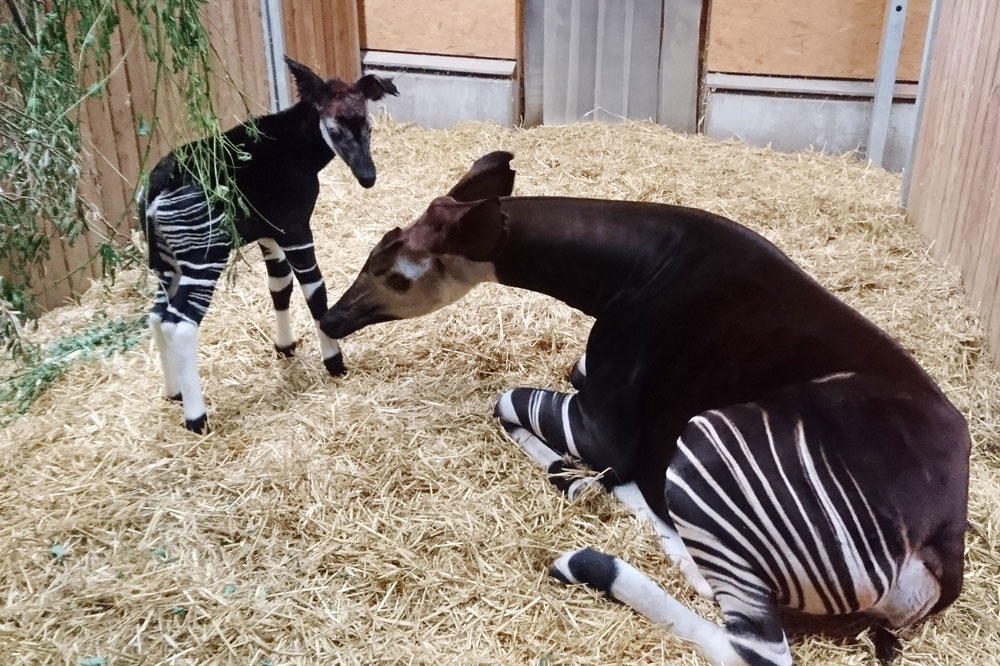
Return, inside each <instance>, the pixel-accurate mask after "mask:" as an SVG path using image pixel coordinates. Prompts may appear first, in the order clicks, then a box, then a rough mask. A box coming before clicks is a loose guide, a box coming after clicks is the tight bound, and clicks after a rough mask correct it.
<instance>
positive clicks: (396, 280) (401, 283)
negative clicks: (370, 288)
mask: <svg viewBox="0 0 1000 666" xmlns="http://www.w3.org/2000/svg"><path fill="white" fill-rule="evenodd" d="M385 283H386V284H387V285H389V288H390V289H393V290H395V291H399V292H403V291H406V290H407V289H409V288H410V284H411V283H410V280H409V279H408V278H406V277H405V276H403V275H400V274H399V273H396V272H393V273H389V274H388V275H386V276H385Z"/></svg>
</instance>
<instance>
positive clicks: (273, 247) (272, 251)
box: [257, 238, 285, 259]
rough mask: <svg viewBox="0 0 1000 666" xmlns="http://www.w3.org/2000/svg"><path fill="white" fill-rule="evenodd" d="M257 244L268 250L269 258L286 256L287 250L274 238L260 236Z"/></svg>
mask: <svg viewBox="0 0 1000 666" xmlns="http://www.w3.org/2000/svg"><path fill="white" fill-rule="evenodd" d="M257 244H258V245H260V246H261V247H262V248H264V249H265V250H267V258H268V259H284V258H285V251H284V250H282V249H281V247H280V246H279V245H278V243H277V242H276V241H275V240H274V239H273V238H260V239H258V240H257Z"/></svg>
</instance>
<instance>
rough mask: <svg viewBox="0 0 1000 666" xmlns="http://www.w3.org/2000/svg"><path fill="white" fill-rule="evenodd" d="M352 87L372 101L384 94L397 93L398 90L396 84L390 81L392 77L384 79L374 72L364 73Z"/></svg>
mask: <svg viewBox="0 0 1000 666" xmlns="http://www.w3.org/2000/svg"><path fill="white" fill-rule="evenodd" d="M354 87H355V88H357V89H358V90H359V91H360V92H361V94H362V95H364V96H365V97H367V98H368V99H370V100H371V101H373V102H375V101H378V100H380V99H382V98H383V97H385V96H386V95H398V94H399V91H398V90H396V84H395V83H393V82H392V79H384V78H382V77H381V76H375V75H374V74H365V75H364V76H362V77H361V78H360V79H358V80H357V81H356V82H355V84H354Z"/></svg>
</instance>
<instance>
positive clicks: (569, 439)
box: [562, 396, 580, 458]
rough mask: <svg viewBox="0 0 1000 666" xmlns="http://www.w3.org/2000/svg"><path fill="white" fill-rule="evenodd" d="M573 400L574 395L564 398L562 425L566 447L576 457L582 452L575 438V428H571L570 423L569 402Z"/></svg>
mask: <svg viewBox="0 0 1000 666" xmlns="http://www.w3.org/2000/svg"><path fill="white" fill-rule="evenodd" d="M572 400H573V396H567V397H566V399H565V400H563V406H562V427H563V435H564V436H565V437H566V448H567V449H568V450H569V452H570V455H572V456H573V457H575V458H579V457H580V452H579V451H578V450H577V448H576V440H574V439H573V429H572V428H570V424H569V403H570V402H571V401H572Z"/></svg>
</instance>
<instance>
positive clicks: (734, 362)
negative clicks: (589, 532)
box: [322, 153, 969, 666]
mask: <svg viewBox="0 0 1000 666" xmlns="http://www.w3.org/2000/svg"><path fill="white" fill-rule="evenodd" d="M512 157H513V156H512V155H511V154H510V153H491V154H489V155H487V156H485V157H483V158H481V159H480V160H478V161H477V162H476V163H475V164H474V165H473V166H472V169H471V170H470V171H469V172H468V173H467V174H466V175H465V176H464V177H463V178H462V179H461V180H460V181H459V183H458V184H457V185H456V186H455V187H454V188H452V190H451V191H450V192H449V193H448V194H447V195H446V196H444V197H439V198H437V199H435V200H434V201H433V202H431V204H430V206H429V207H428V209H427V211H426V212H425V213H424V214H423V215H421V216H420V217H419V218H418V219H417V220H416V221H414V222H413V223H412V224H410V225H409V226H408V227H406V228H405V229H393V230H392V231H390V232H388V233H387V234H386V235H385V236H384V237H383V238H382V240H381V241H380V242H379V244H378V245H377V246H376V247H375V248H374V249H373V250H372V252H371V254H370V255H369V257H368V261H367V262H366V263H365V265H364V267H363V268H362V269H361V272H360V273H359V275H358V277H357V279H356V280H355V281H354V284H352V285H351V287H350V289H348V291H347V293H346V294H344V296H343V297H342V298H341V299H340V300H339V301H338V302H337V304H336V305H335V306H334V307H333V308H331V309H330V310H329V311H327V312H326V314H325V315H324V317H323V321H322V324H323V327H324V331H326V332H327V333H328V334H329V335H331V336H333V337H338V338H339V337H342V336H344V335H347V334H348V333H353V332H356V331H358V330H360V329H362V328H364V327H365V326H369V325H371V324H374V323H377V322H380V321H386V320H389V319H404V318H408V317H416V316H419V315H422V314H426V313H428V312H431V311H433V310H436V309H438V308H440V307H443V306H445V305H447V304H449V303H453V302H454V301H456V300H458V299H459V298H461V297H462V295H463V294H465V293H466V292H467V291H469V289H471V288H472V287H473V285H475V284H476V283H478V282H482V281H489V280H494V281H497V282H500V283H502V284H505V285H509V286H513V287H519V288H522V289H530V290H532V291H538V292H541V293H545V294H548V295H550V296H552V297H554V298H557V299H559V300H561V301H564V302H565V303H567V304H569V305H571V306H573V307H575V308H577V309H580V310H582V311H583V312H585V313H587V314H589V315H592V316H593V317H594V318H595V320H596V321H595V323H594V326H593V329H592V330H591V332H590V337H589V339H588V341H587V350H586V355H585V356H584V358H585V359H586V360H585V361H584V358H581V360H580V361H579V362H578V363H577V365H576V366H575V369H574V374H573V385H574V387H575V388H576V389H578V392H575V393H562V392H557V391H551V390H543V389H535V388H528V387H522V388H516V389H513V390H511V391H508V392H506V393H504V394H503V395H502V396H501V397H500V399H499V400H498V401H497V404H496V410H495V415H496V416H497V417H498V418H499V419H500V422H501V424H502V426H503V428H504V430H505V431H506V432H507V434H508V435H509V436H510V438H511V439H513V440H514V441H515V442H517V444H519V445H520V446H521V447H522V448H523V449H524V451H525V453H527V454H528V456H529V457H530V458H531V459H533V460H534V461H535V462H536V463H538V464H539V465H540V466H541V467H542V468H543V469H544V470H545V471H546V472H547V474H548V475H549V479H550V481H552V482H553V483H554V484H555V485H557V486H558V487H560V488H561V489H563V490H564V491H565V492H566V494H567V495H569V496H571V497H572V496H574V495H575V494H576V493H577V492H579V490H580V489H581V488H582V487H585V486H586V485H587V484H589V483H593V479H587V478H583V479H581V478H574V477H573V476H572V475H571V476H567V475H566V474H564V472H566V471H567V470H571V469H574V468H576V469H579V468H580V467H581V466H586V467H588V468H590V469H593V470H606V471H607V473H606V474H604V475H602V477H601V481H600V482H601V483H602V484H603V485H605V486H606V487H608V488H609V489H611V490H612V492H613V493H614V495H615V496H616V497H617V498H618V499H619V500H621V501H622V502H623V503H625V504H626V505H627V506H629V507H630V508H631V509H632V510H633V511H634V512H635V513H636V514H637V515H641V516H643V517H644V518H645V519H647V520H649V522H651V523H652V525H653V527H654V528H655V530H656V532H657V535H658V537H659V540H660V543H661V545H662V546H663V548H664V550H665V551H666V552H667V554H668V555H669V556H670V559H671V560H672V561H673V562H674V563H675V564H677V565H678V567H679V569H680V571H681V573H682V574H683V575H684V577H685V578H686V579H687V581H688V582H689V583H690V584H691V585H692V586H693V587H694V589H695V591H697V592H698V593H699V594H700V595H702V596H705V597H707V598H711V599H715V601H716V602H717V603H718V605H719V607H720V609H721V611H722V617H723V623H722V625H718V624H716V623H714V622H710V621H708V620H706V619H704V618H702V617H700V616H698V615H697V614H695V613H694V612H692V611H691V610H690V609H688V608H686V607H685V606H684V605H683V604H681V603H680V602H679V601H678V600H676V599H674V598H673V597H672V596H670V595H669V594H668V593H667V592H666V591H665V590H663V589H661V588H660V587H659V586H658V585H656V584H655V583H654V582H653V581H651V580H650V579H648V578H647V577H646V576H645V575H644V574H642V573H641V572H640V571H639V570H637V569H635V568H634V567H632V566H631V565H629V564H628V563H626V562H624V561H622V560H620V559H618V558H616V557H613V556H611V555H605V554H603V553H598V552H596V551H593V550H590V549H587V548H584V549H580V550H576V551H572V552H569V553H566V554H564V555H563V556H561V557H560V558H558V559H557V560H556V562H555V564H554V566H553V569H552V573H553V575H554V576H555V577H556V578H557V579H558V580H560V581H563V582H566V583H571V584H584V585H588V586H590V587H593V588H595V589H598V590H601V591H603V592H605V593H606V594H607V595H609V596H611V597H613V598H614V599H617V600H618V601H621V602H623V603H625V604H626V605H629V606H632V607H633V608H635V609H636V610H638V611H639V612H640V613H642V614H643V615H645V616H646V617H648V618H650V619H652V620H653V621H655V622H660V623H663V624H664V625H665V626H666V627H667V628H668V630H669V631H671V632H672V633H673V634H675V635H676V636H678V637H680V638H683V639H685V640H689V641H691V642H693V643H694V644H695V645H696V647H697V649H698V650H700V651H701V652H702V654H704V655H705V656H706V657H707V658H708V659H709V661H711V662H712V663H714V664H724V665H726V666H737V665H745V664H755V665H764V664H767V665H771V666H789V665H790V664H792V663H793V659H792V654H791V652H790V650H789V647H788V643H787V641H786V640H785V635H784V632H783V630H782V626H781V612H782V611H784V610H788V611H793V612H799V613H806V614H810V615H815V616H820V617H824V616H836V615H853V614H855V613H859V614H863V615H864V616H865V617H868V618H869V619H870V621H871V622H872V623H873V624H876V625H879V624H884V625H889V626H892V627H902V626H906V625H910V624H912V623H914V622H918V621H920V620H921V619H923V618H924V617H926V616H928V615H930V614H932V613H935V612H937V611H940V610H942V609H943V608H945V607H947V606H948V605H949V604H950V603H951V602H952V601H954V600H955V598H956V597H957V596H958V594H959V592H960V590H961V587H962V568H963V560H962V554H963V542H964V532H965V529H966V509H967V503H968V478H969V434H968V428H967V427H966V424H965V420H964V418H963V417H962V415H961V414H960V413H959V412H958V411H957V410H956V409H955V408H954V406H952V405H951V403H950V402H948V400H947V398H946V397H945V396H944V394H943V393H942V392H941V391H940V389H939V388H938V387H937V386H936V385H935V384H934V382H933V380H932V379H931V378H930V377H929V376H928V375H927V373H925V372H924V371H923V369H922V368H920V366H919V365H918V364H917V363H916V362H915V361H914V360H913V358H911V357H910V356H909V354H907V352H906V351H905V350H904V349H903V348H902V347H900V346H899V345H898V344H897V343H896V342H895V341H894V340H892V339H891V338H890V337H889V336H888V335H886V334H885V333H883V332H882V331H881V330H879V329H878V328H877V327H876V326H875V325H874V324H872V323H871V322H869V321H868V320H866V319H865V318H864V317H862V316H861V315H860V314H859V313H857V312H855V311H854V310H852V309H851V308H849V307H848V306H846V305H844V304H843V303H841V302H840V301H839V300H837V299H836V298H835V297H834V296H833V295H832V294H830V293H829V292H828V291H827V290H826V289H824V288H823V287H822V286H821V285H819V284H818V283H817V282H815V281H814V280H813V279H812V278H810V277H809V276H808V275H806V274H805V273H804V272H803V271H802V270H801V269H799V268H798V267H797V266H796V265H795V264H794V263H793V262H792V261H791V260H790V259H789V258H788V257H787V256H785V255H784V254H782V252H781V251H780V250H778V249H777V248H776V247H775V246H773V245H772V244H771V243H769V242H768V241H767V240H765V239H764V238H762V237H761V236H759V235H758V234H756V233H754V232H752V231H750V230H749V229H747V228H746V227H743V226H741V225H739V224H737V223H735V222H733V221H731V220H727V219H725V218H722V217H719V216H717V215H712V214H711V213H707V212H705V211H700V210H694V209H691V208H681V207H678V206H666V205H659V204H651V203H638V202H629V201H601V200H587V199H568V198H556V197H530V198H529V197H511V196H510V193H511V190H512V188H513V180H514V172H513V171H512V170H511V169H510V160H511V159H512Z"/></svg>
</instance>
